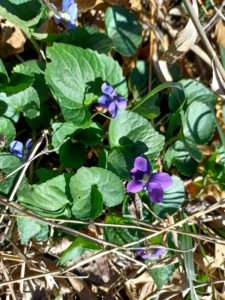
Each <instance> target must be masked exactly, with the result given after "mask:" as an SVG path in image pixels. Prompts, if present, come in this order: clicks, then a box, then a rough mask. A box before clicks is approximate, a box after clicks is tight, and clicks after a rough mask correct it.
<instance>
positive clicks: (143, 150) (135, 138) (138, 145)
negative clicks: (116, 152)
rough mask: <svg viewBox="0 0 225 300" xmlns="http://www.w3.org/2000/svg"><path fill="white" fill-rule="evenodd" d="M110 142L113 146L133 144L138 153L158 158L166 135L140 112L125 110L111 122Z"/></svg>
mask: <svg viewBox="0 0 225 300" xmlns="http://www.w3.org/2000/svg"><path fill="white" fill-rule="evenodd" d="M109 142H110V146H111V148H114V147H127V146H130V145H133V146H134V147H135V149H136V153H138V154H139V155H140V154H145V155H146V156H147V157H148V158H150V159H156V158H157V157H158V156H159V154H160V151H161V150H162V148H163V145H164V137H163V136H162V135H160V134H159V133H158V132H157V131H156V130H155V129H154V128H153V126H152V125H151V124H150V123H149V122H148V121H147V120H146V119H145V118H143V117H141V116H140V115H139V114H137V113H134V112H130V111H123V112H121V113H120V114H119V115H118V116H117V118H115V119H114V120H112V121H111V122H110V127H109Z"/></svg>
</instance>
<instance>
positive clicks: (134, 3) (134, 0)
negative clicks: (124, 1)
mask: <svg viewBox="0 0 225 300" xmlns="http://www.w3.org/2000/svg"><path fill="white" fill-rule="evenodd" d="M130 5H131V9H133V10H136V11H141V10H142V3H141V1H140V0H130Z"/></svg>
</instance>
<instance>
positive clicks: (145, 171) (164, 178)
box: [127, 156, 172, 203]
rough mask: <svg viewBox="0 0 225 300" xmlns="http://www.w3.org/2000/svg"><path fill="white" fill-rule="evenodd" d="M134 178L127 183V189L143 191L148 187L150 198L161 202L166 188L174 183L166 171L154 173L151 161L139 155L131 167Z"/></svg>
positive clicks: (132, 191) (135, 191) (133, 191)
mask: <svg viewBox="0 0 225 300" xmlns="http://www.w3.org/2000/svg"><path fill="white" fill-rule="evenodd" d="M131 176H132V180H131V181H129V182H128V184H127V191H128V192H130V193H137V192H141V191H142V190H145V189H147V191H148V195H149V198H150V200H152V201H153V202H156V203H158V202H161V201H162V200H163V194H164V190H165V189H167V188H168V187H170V186H171V185H172V178H171V176H170V175H169V174H167V173H165V172H157V173H152V169H151V166H150V163H149V161H148V160H147V159H146V158H144V157H142V156H138V157H137V158H136V159H135V161H134V167H133V168H132V169H131Z"/></svg>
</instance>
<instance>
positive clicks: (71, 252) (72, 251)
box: [59, 237, 101, 265]
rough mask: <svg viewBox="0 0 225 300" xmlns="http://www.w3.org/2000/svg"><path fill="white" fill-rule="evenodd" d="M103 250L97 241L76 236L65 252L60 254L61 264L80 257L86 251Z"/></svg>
mask: <svg viewBox="0 0 225 300" xmlns="http://www.w3.org/2000/svg"><path fill="white" fill-rule="evenodd" d="M98 250H101V246H100V245H98V244H97V243H94V242H92V241H89V240H87V239H84V238H82V237H78V238H76V239H75V240H74V241H73V242H72V244H71V245H70V246H69V247H68V248H67V249H66V250H65V251H64V252H63V254H62V255H61V256H60V259H59V263H60V265H66V264H67V263H70V262H72V261H74V260H75V259H77V258H79V257H80V256H81V255H83V254H84V253H85V251H98Z"/></svg>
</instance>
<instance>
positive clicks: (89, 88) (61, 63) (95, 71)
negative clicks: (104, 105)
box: [45, 44, 127, 125]
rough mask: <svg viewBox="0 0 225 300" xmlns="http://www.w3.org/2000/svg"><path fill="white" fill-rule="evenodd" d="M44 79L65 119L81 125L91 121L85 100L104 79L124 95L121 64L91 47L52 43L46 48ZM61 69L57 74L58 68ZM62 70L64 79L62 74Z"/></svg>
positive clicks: (89, 99)
mask: <svg viewBox="0 0 225 300" xmlns="http://www.w3.org/2000/svg"><path fill="white" fill-rule="evenodd" d="M47 56H48V58H49V59H50V60H51V63H49V64H48V65H47V69H46V73H45V77H46V81H47V83H48V85H49V87H50V89H51V91H52V93H53V95H54V97H55V99H56V100H57V101H58V103H59V105H60V107H61V110H62V113H63V115H64V117H65V119H66V120H67V121H73V123H75V124H77V125H83V124H85V123H87V122H89V121H90V114H89V112H88V109H87V107H86V105H85V103H91V102H93V101H94V100H96V98H97V96H98V95H100V93H101V92H100V86H101V83H102V82H103V81H105V80H107V81H108V82H109V83H110V84H112V85H115V87H116V90H117V91H118V93H119V94H121V95H122V96H125V97H126V96H127V86H126V83H125V82H124V77H123V75H122V71H121V68H120V66H119V65H118V63H117V62H116V61H114V60H113V59H112V58H110V57H107V56H106V55H105V54H98V53H97V52H94V51H92V50H90V49H82V48H79V47H75V46H71V45H66V44H54V46H53V47H50V48H48V51H47ZM59 69H60V71H61V72H60V73H59V72H57V70H59ZM61 73H63V78H62V77H61Z"/></svg>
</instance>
